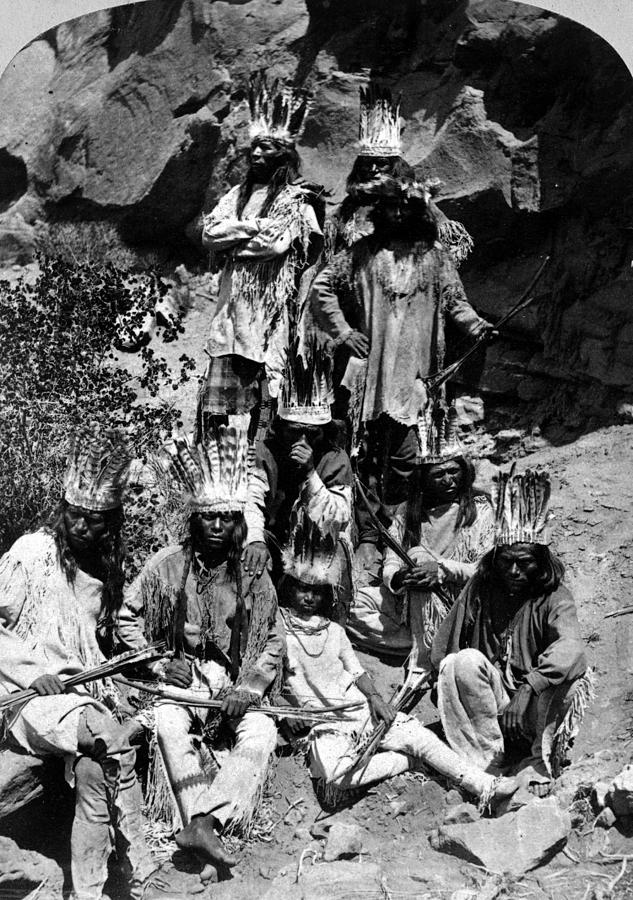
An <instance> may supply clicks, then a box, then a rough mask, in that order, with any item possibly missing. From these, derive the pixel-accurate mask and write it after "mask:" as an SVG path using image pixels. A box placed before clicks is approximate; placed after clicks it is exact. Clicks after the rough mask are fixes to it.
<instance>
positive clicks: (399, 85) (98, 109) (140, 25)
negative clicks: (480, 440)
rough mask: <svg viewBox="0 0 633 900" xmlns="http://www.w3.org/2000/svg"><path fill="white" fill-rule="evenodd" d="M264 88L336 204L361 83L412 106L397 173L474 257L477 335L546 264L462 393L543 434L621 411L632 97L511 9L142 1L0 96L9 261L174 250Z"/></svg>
mask: <svg viewBox="0 0 633 900" xmlns="http://www.w3.org/2000/svg"><path fill="white" fill-rule="evenodd" d="M259 67H267V68H268V69H269V70H270V71H271V73H272V74H275V75H282V76H287V77H291V78H294V79H296V80H298V81H299V82H302V83H305V84H307V85H309V86H310V87H311V88H312V89H313V90H314V93H315V101H314V107H313V110H312V113H311V116H310V119H309V122H308V125H307V128H306V131H305V134H304V137H303V140H302V144H301V147H300V149H301V154H302V157H303V160H304V174H305V175H306V176H307V177H309V178H311V179H314V180H317V181H321V182H323V183H325V184H326V186H327V187H328V188H330V190H331V191H332V194H333V199H337V198H338V197H340V195H341V192H342V188H343V184H344V180H345V176H346V174H347V172H348V170H349V167H350V165H351V162H352V160H353V158H354V155H355V143H354V142H355V137H356V127H357V108H358V86H359V84H360V83H362V81H364V79H365V78H366V77H367V75H368V74H373V75H376V76H380V77H381V78H382V79H383V80H384V81H385V82H386V83H387V84H389V85H390V86H391V87H392V89H393V90H394V91H395V92H401V93H402V111H403V116H404V118H405V120H406V129H405V132H404V148H405V155H406V157H407V158H408V159H409V160H410V161H411V162H412V163H414V164H415V166H416V168H417V170H418V171H419V172H420V173H421V174H426V173H433V174H434V175H436V176H439V177H440V178H441V179H442V180H443V181H444V183H445V187H444V191H443V195H442V200H441V203H440V205H441V206H442V208H443V209H444V211H445V212H446V213H447V214H449V215H450V216H452V217H454V218H458V219H460V220H461V221H463V222H464V224H465V225H466V226H467V228H468V229H469V231H470V232H471V233H472V235H473V237H474V239H475V244H476V249H475V251H474V253H473V254H472V257H471V259H470V260H469V261H468V263H467V264H466V265H465V266H464V267H463V270H462V272H463V277H464V282H465V284H466V288H467V291H468V293H469V296H470V298H471V300H472V301H473V303H474V304H475V306H477V307H478V309H480V311H482V312H483V313H484V314H487V315H490V317H491V318H494V317H498V316H499V315H500V314H502V312H504V311H505V310H507V308H508V307H509V305H510V304H511V303H512V302H513V301H514V300H515V299H516V297H517V296H518V295H519V294H520V293H521V291H522V290H523V288H524V287H525V286H526V285H527V284H528V282H529V281H530V279H531V276H532V274H533V272H534V271H535V270H536V268H537V266H538V261H539V259H540V258H542V256H543V255H544V254H546V253H547V254H550V255H551V263H550V265H549V268H548V270H547V274H546V276H545V277H544V278H543V280H542V281H541V282H540V285H539V288H538V292H539V296H540V302H539V303H538V304H537V305H536V306H534V307H532V308H531V309H530V310H529V311H527V312H525V313H523V314H522V315H521V316H520V317H519V318H518V320H515V321H514V323H513V325H512V332H511V333H510V334H509V335H506V336H504V339H503V340H501V341H499V342H498V343H497V344H496V345H495V346H494V347H492V348H491V349H490V350H489V352H488V354H487V358H486V361H485V364H483V361H480V362H479V363H478V364H474V365H473V366H471V367H470V368H469V369H468V370H467V371H465V372H464V373H463V376H462V380H463V382H464V389H465V390H467V392H470V393H475V392H477V391H480V392H483V393H484V395H485V396H486V397H487V403H488V405H489V407H490V409H492V408H493V407H495V406H496V407H497V408H498V409H500V410H503V409H504V406H503V404H504V403H506V402H508V403H509V404H510V405H511V406H512V409H513V413H512V415H513V416H515V417H519V416H520V412H521V408H522V404H525V405H526V407H529V409H530V416H531V417H532V420H533V421H534V414H535V409H537V412H538V415H537V419H538V421H541V422H543V423H544V424H546V425H549V427H550V429H551V428H552V427H553V426H554V424H555V423H556V422H557V421H558V420H559V419H562V418H565V419H566V420H567V421H569V420H570V410H572V409H573V411H574V412H573V416H575V417H576V419H577V420H578V421H577V424H578V426H581V427H586V426H587V425H591V424H592V423H594V422H596V421H597V420H599V419H601V418H605V417H606V418H609V417H613V416H614V415H615V414H616V413H617V410H618V409H619V410H620V414H621V415H624V414H626V413H627V410H629V409H631V408H633V407H630V406H629V405H628V404H629V403H631V402H633V386H632V385H633V304H631V299H630V298H631V287H632V284H633V281H632V276H631V258H632V256H633V217H632V214H631V212H630V210H631V209H632V208H633V204H632V202H631V201H632V199H633V196H632V195H633V157H631V154H630V147H631V146H633V84H632V82H631V79H630V76H629V74H628V72H627V70H626V68H625V66H624V64H623V63H622V62H621V60H620V59H619V57H618V56H617V55H616V54H615V52H614V51H612V50H611V48H610V47H609V46H608V45H607V44H605V43H604V42H603V41H602V40H601V39H600V38H598V37H597V36H595V35H593V34H592V33H590V32H588V31H587V30H586V29H584V28H582V27H581V26H579V25H576V24H574V23H573V22H570V21H567V20H563V19H560V18H558V17H556V16H554V15H553V14H550V13H547V12H543V11H541V10H539V9H537V8H535V7H532V6H523V5H518V4H515V3H509V2H507V0H392V2H391V3H388V4H387V3H384V2H383V0H228V2H226V0H223V2H219V0H218V2H211V0H150V2H145V3H141V4H136V5H135V4H131V5H129V6H126V7H120V8H118V9H115V10H113V11H104V12H99V13H96V14H94V15H90V16H86V17H84V18H81V19H77V20H74V21H72V22H68V23H66V24H64V25H62V26H60V27H59V28H57V29H56V30H55V31H54V32H51V33H49V34H46V35H44V36H42V37H41V38H40V39H39V40H37V41H35V42H33V43H32V44H30V45H29V46H28V47H26V48H25V49H24V50H23V51H22V52H21V53H20V54H19V55H18V56H17V57H16V58H15V60H14V61H13V63H12V65H11V67H10V68H9V69H8V70H7V72H6V73H5V74H4V76H3V78H2V80H1V81H0V104H1V106H2V109H3V110H4V115H3V117H2V120H1V121H0V257H3V258H4V259H5V261H7V260H12V259H15V258H18V259H19V258H23V257H28V256H29V254H30V252H31V249H32V244H33V224H34V223H35V222H36V221H37V220H38V219H43V220H58V219H60V218H62V219H63V218H68V217H70V218H92V219H94V218H97V219H106V220H111V221H113V222H116V223H117V224H118V226H119V227H120V229H121V233H122V234H123V235H124V236H125V237H126V239H128V240H131V241H137V242H144V243H149V244H155V245H161V244H162V245H165V244H170V245H172V246H176V245H178V244H179V243H180V242H184V241H185V240H186V239H185V229H186V226H187V224H188V223H190V222H191V221H192V220H193V219H194V218H195V217H196V215H198V214H199V212H200V210H201V209H202V208H203V207H209V206H210V205H212V203H213V201H214V199H215V198H216V197H217V196H218V195H219V194H220V193H222V192H223V191H224V190H225V188H226V187H227V185H228V184H230V183H234V182H235V181H236V180H237V179H238V178H239V177H240V175H241V173H242V171H243V167H244V158H243V150H244V148H245V147H246V146H247V144H248V134H247V127H246V104H245V99H244V98H245V92H244V89H245V85H246V81H247V75H248V72H249V71H251V70H253V69H254V68H259ZM500 404H501V405H500ZM508 408H509V406H508ZM573 416H572V418H573ZM506 424H513V423H512V422H511V421H508V422H506ZM572 424H573V422H572Z"/></svg>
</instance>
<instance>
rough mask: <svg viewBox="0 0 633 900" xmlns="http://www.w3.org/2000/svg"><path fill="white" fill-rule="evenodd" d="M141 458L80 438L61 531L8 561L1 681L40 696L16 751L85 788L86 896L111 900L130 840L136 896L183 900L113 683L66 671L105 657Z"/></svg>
mask: <svg viewBox="0 0 633 900" xmlns="http://www.w3.org/2000/svg"><path fill="white" fill-rule="evenodd" d="M129 466H130V454H129V452H128V450H127V448H126V446H125V444H124V442H123V441H122V439H121V437H120V436H119V435H118V434H117V433H115V432H105V433H95V434H90V433H81V434H77V435H75V437H74V439H73V442H72V449H71V454H70V460H69V466H68V470H67V473H66V478H65V485H64V495H63V499H62V500H61V502H60V504H59V506H58V508H57V511H56V514H55V516H54V518H53V521H52V524H51V526H50V528H45V529H41V530H40V531H37V532H35V533H34V534H27V535H25V536H24V537H21V538H20V539H19V540H18V541H16V542H15V544H14V545H13V547H11V549H10V550H9V551H8V552H7V553H6V554H5V556H4V557H3V558H2V560H0V686H1V687H2V689H3V691H4V692H7V693H11V692H14V691H16V690H18V691H19V690H20V689H25V688H31V689H32V690H33V691H35V692H36V696H35V697H34V698H33V699H30V700H28V701H26V702H22V703H21V704H19V705H18V706H17V707H16V706H12V707H10V709H9V710H8V711H7V712H6V713H5V722H4V725H5V728H6V731H7V740H6V746H7V747H8V748H10V749H12V750H16V751H18V752H23V753H28V754H31V755H33V756H57V757H62V758H63V759H65V761H66V778H67V780H68V782H69V784H71V785H74V787H75V795H76V800H75V818H74V821H73V827H72V834H71V872H72V882H73V890H74V897H75V898H76V900H100V898H101V897H102V892H103V887H104V885H105V882H106V879H107V874H108V859H109V857H110V853H111V851H112V841H111V829H112V827H114V829H115V830H116V831H117V832H118V836H119V838H120V840H119V842H118V843H119V845H120V846H121V847H125V867H126V870H127V873H128V875H129V880H130V890H131V894H132V896H133V897H134V898H143V900H149V898H158V897H163V898H165V897H167V896H175V895H174V893H173V892H170V891H169V889H168V886H167V885H166V883H165V880H164V876H161V878H160V879H159V878H157V877H156V869H157V865H156V863H155V862H154V861H153V859H152V857H151V855H150V852H149V849H148V847H147V844H146V842H145V838H144V834H143V827H142V821H141V803H142V798H141V792H140V787H139V785H138V782H137V780H136V775H135V772H134V762H135V752H134V750H133V749H132V747H131V746H130V742H129V732H128V731H127V730H126V729H125V728H124V727H122V726H121V725H119V724H118V723H117V721H116V720H115V719H114V718H113V716H112V713H111V711H110V710H112V709H113V708H114V706H115V705H116V700H117V696H116V692H115V688H114V686H113V684H112V683H111V682H109V681H108V680H100V681H93V682H91V683H90V684H89V685H86V686H82V685H80V686H78V687H75V688H73V690H72V691H71V692H65V685H64V680H63V679H64V678H66V677H67V676H74V675H76V674H77V673H79V672H82V671H83V670H85V669H90V668H94V667H96V666H99V665H100V664H102V663H103V662H104V656H103V654H102V652H101V648H100V643H99V642H100V639H102V638H104V637H106V636H107V632H108V631H109V630H110V629H111V626H112V624H113V620H114V617H115V615H116V613H117V611H118V608H119V607H120V605H121V602H122V591H123V568H122V566H123V544H122V539H121V526H122V523H123V510H122V496H123V491H124V488H125V484H126V480H127V475H128V471H129Z"/></svg>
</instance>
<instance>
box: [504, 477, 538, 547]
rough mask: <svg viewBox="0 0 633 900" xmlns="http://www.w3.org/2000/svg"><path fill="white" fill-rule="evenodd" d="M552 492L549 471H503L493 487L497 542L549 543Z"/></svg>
mask: <svg viewBox="0 0 633 900" xmlns="http://www.w3.org/2000/svg"><path fill="white" fill-rule="evenodd" d="M550 494H551V484H550V478H549V475H548V474H547V472H543V471H542V470H540V469H526V471H525V472H515V470H514V467H513V468H512V469H511V471H510V472H509V473H508V472H500V473H499V476H498V478H497V479H496V481H495V484H494V488H493V506H494V510H495V537H494V543H495V546H497V547H498V546H500V545H502V544H505V545H508V544H548V543H549V529H548V527H547V524H548V521H549V518H550V516H549V499H550Z"/></svg>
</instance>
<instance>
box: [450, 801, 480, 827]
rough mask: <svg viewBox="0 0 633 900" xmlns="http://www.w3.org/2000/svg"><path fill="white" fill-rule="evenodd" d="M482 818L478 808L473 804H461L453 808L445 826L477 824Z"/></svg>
mask: <svg viewBox="0 0 633 900" xmlns="http://www.w3.org/2000/svg"><path fill="white" fill-rule="evenodd" d="M479 818H481V816H480V815H479V812H478V811H477V809H476V807H474V806H473V805H472V803H459V804H458V805H456V806H451V808H450V809H449V810H448V812H447V813H446V816H445V817H444V824H445V825H461V824H462V823H464V822H476V821H477V819H479Z"/></svg>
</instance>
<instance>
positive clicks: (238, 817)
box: [118, 545, 286, 831]
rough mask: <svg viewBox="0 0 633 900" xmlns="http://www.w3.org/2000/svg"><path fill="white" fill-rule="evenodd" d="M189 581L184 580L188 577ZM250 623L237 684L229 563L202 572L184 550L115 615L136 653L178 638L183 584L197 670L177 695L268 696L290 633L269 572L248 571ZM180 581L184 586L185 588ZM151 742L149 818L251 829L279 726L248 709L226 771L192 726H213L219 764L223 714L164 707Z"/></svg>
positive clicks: (164, 559) (163, 560)
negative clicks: (239, 691) (212, 821)
mask: <svg viewBox="0 0 633 900" xmlns="http://www.w3.org/2000/svg"><path fill="white" fill-rule="evenodd" d="M185 575H186V578H185ZM241 580H242V599H243V603H244V610H245V613H246V615H245V617H244V619H245V621H243V623H242V627H241V630H240V670H239V673H238V675H237V678H235V679H233V676H232V674H231V672H230V669H231V659H230V650H231V632H232V626H233V621H234V617H235V614H236V608H237V600H238V593H237V582H236V578H235V577H234V576H231V575H229V573H228V572H227V566H226V563H223V564H222V565H220V566H218V567H217V568H215V569H212V570H209V571H206V572H205V571H204V570H203V569H202V567H201V566H200V565H199V563H197V561H196V559H195V557H194V558H193V559H191V558H190V555H189V551H187V550H186V549H185V548H184V547H183V546H182V545H176V546H171V547H167V548H165V549H164V550H161V551H159V552H158V553H157V554H155V555H154V556H153V557H152V558H151V559H150V560H149V561H148V562H147V563H146V565H145V567H144V568H143V570H142V571H141V573H140V575H139V576H138V577H137V579H136V580H135V582H134V583H133V584H132V585H131V587H130V589H129V590H128V592H127V594H126V598H125V602H124V604H123V607H122V609H121V613H120V617H119V628H118V631H119V636H120V638H121V640H122V641H123V643H124V644H125V645H126V646H128V647H130V648H136V647H142V646H144V645H145V644H146V643H147V641H149V640H157V639H161V638H163V639H167V640H168V641H169V642H172V640H173V633H174V628H173V626H174V618H175V615H176V610H177V608H178V602H179V599H181V598H179V595H180V593H181V591H182V589H183V586H184V595H185V600H186V610H185V614H184V645H185V653H186V657H187V660H188V662H190V664H191V673H192V678H193V681H192V684H191V686H190V687H189V688H188V689H187V690H186V691H180V689H179V688H176V687H174V686H170V688H169V690H170V691H171V692H172V693H176V694H177V693H179V692H180V693H181V694H182V695H184V696H186V695H188V694H192V693H193V694H198V696H200V697H202V698H205V697H210V696H215V697H219V696H222V695H223V694H225V693H226V692H228V691H229V690H230V689H231V687H232V686H237V687H239V688H243V689H244V690H248V691H251V692H252V693H254V694H256V695H259V696H260V697H262V696H263V695H264V693H265V692H266V691H267V690H268V691H270V692H271V693H272V692H274V691H275V690H276V689H277V688H278V686H279V685H280V681H281V668H282V660H283V658H284V656H285V647H286V642H285V635H284V629H283V623H282V621H281V616H280V614H279V610H278V607H277V595H276V593H275V590H274V588H273V586H272V583H271V581H270V578H269V577H268V574H267V573H266V572H264V573H263V574H262V575H261V577H260V578H255V577H254V576H247V575H246V574H245V573H243V572H242V575H241ZM183 581H184V585H183ZM155 716H156V720H155V730H154V736H153V739H152V742H151V746H150V767H149V773H148V778H147V784H148V787H147V793H146V807H147V809H146V812H147V815H148V817H149V819H150V822H151V823H152V824H153V826H155V825H156V823H158V822H161V821H162V822H163V823H166V824H167V825H168V826H170V827H176V828H179V827H182V826H183V825H186V824H187V823H188V822H189V821H191V818H192V817H193V816H195V815H207V814H213V816H214V817H215V818H216V819H217V820H218V821H219V822H221V823H222V825H223V826H227V825H230V827H232V828H233V827H234V828H240V829H242V830H246V831H247V830H248V826H249V824H250V822H251V820H252V817H253V815H254V813H255V810H256V808H257V805H258V803H259V799H260V797H261V792H262V790H263V786H264V783H265V780H266V774H267V771H268V764H269V760H270V756H271V754H272V752H273V749H274V747H275V741H276V729H275V727H274V724H273V722H272V720H271V719H269V718H267V717H265V716H264V715H263V714H262V713H260V712H258V711H257V710H249V711H247V713H246V714H245V715H244V716H243V717H242V718H241V719H239V720H237V721H232V722H231V723H230V725H231V726H232V730H233V732H234V734H233V736H232V740H231V741H230V743H231V744H232V746H231V748H230V750H228V751H227V753H226V754H225V755H223V757H222V765H221V768H220V770H219V773H218V771H217V766H216V765H209V750H208V748H207V744H206V741H202V742H201V741H200V740H199V738H198V737H196V736H195V735H194V734H193V729H194V726H195V725H196V723H197V724H198V725H199V726H201V727H203V728H206V729H210V730H211V733H212V735H213V737H209V738H208V739H209V740H211V742H212V745H213V754H214V756H215V758H217V750H218V748H217V746H216V743H217V742H216V733H217V728H216V726H218V725H219V724H220V717H219V715H218V714H217V713H216V712H215V711H213V710H205V709H196V708H195V707H188V706H186V705H182V706H177V705H175V704H172V703H169V702H161V703H159V704H158V705H157V707H156V711H155Z"/></svg>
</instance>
